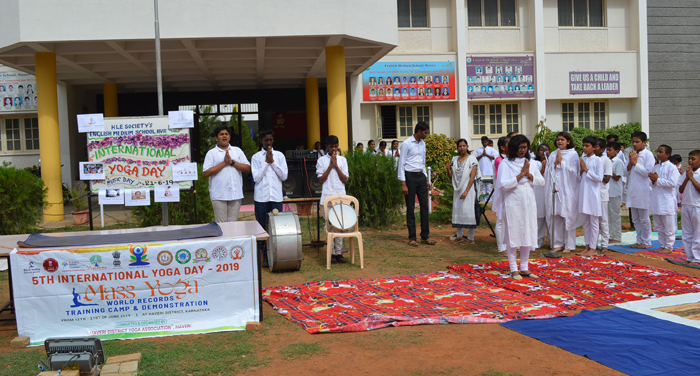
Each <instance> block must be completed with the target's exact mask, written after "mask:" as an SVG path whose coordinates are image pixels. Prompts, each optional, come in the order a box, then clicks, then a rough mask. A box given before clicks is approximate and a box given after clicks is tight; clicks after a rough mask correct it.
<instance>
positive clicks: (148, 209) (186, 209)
mask: <svg viewBox="0 0 700 376" xmlns="http://www.w3.org/2000/svg"><path fill="white" fill-rule="evenodd" d="M197 171H198V174H199V175H198V176H199V180H197V183H196V188H197V222H195V221H194V195H193V194H192V193H190V192H180V202H171V203H169V205H168V224H171V225H191V224H195V223H209V222H211V221H213V220H214V209H213V208H212V206H211V200H210V199H209V178H206V177H204V174H203V173H202V165H201V164H199V163H198V164H197ZM161 205H162V203H160V202H153V203H151V205H149V206H134V207H133V209H132V210H131V215H132V216H133V217H134V218H135V219H136V224H137V225H138V226H139V227H147V226H158V225H160V224H162V223H163V207H162V206H161Z"/></svg>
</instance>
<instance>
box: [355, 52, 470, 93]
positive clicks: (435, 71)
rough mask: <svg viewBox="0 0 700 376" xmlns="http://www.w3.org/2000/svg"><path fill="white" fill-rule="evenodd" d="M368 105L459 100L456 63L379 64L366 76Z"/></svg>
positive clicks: (363, 88)
mask: <svg viewBox="0 0 700 376" xmlns="http://www.w3.org/2000/svg"><path fill="white" fill-rule="evenodd" d="M362 98H363V99H364V100H365V101H377V102H381V101H392V102H395V101H426V100H430V101H432V100H443V99H455V98H456V96H455V63H454V62H453V61H429V62H411V63H375V64H373V65H372V66H371V67H370V68H369V69H367V70H366V71H365V72H364V73H362Z"/></svg>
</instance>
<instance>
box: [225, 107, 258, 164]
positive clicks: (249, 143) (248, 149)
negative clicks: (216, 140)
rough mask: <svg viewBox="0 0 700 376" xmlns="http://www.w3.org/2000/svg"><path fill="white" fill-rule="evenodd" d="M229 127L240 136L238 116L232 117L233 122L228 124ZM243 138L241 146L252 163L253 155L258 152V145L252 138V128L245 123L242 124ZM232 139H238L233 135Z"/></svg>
mask: <svg viewBox="0 0 700 376" xmlns="http://www.w3.org/2000/svg"><path fill="white" fill-rule="evenodd" d="M228 127H229V128H231V132H233V133H235V134H238V116H236V115H233V116H231V120H230V121H229V122H228ZM241 136H242V137H241V138H242V139H243V145H241V146H240V148H241V150H243V153H244V154H245V156H246V158H248V160H249V161H250V159H251V158H253V154H255V153H257V152H258V143H257V142H256V141H255V140H253V139H252V138H251V137H250V128H248V125H247V124H246V123H245V121H242V122H241ZM231 137H236V136H235V135H232V136H231Z"/></svg>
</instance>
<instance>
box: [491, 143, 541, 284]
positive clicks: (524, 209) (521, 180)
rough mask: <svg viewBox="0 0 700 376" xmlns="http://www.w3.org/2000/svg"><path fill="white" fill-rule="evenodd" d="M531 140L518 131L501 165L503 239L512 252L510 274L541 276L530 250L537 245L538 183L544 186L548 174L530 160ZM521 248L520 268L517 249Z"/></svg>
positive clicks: (516, 277) (508, 251)
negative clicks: (533, 265) (533, 269)
mask: <svg viewBox="0 0 700 376" xmlns="http://www.w3.org/2000/svg"><path fill="white" fill-rule="evenodd" d="M529 150H530V141H529V140H528V139H527V137H525V136H523V135H517V136H514V137H513V138H511V140H510V141H509V142H508V159H504V160H503V161H502V162H501V164H500V165H499V166H498V187H499V188H500V189H501V195H502V196H503V198H502V200H503V206H504V207H505V208H507V209H506V210H505V213H504V215H503V233H504V237H503V241H504V243H505V244H506V250H507V253H508V264H509V265H510V275H511V276H512V277H513V278H514V279H517V280H520V279H522V278H523V277H529V278H539V277H538V276H537V275H535V274H533V273H531V272H530V271H529V268H528V259H529V257H530V251H533V250H535V249H536V248H537V201H536V199H535V189H534V187H535V186H543V185H544V178H543V177H542V174H541V173H540V171H539V170H538V169H537V166H535V165H534V164H530V152H529ZM518 250H520V269H519V270H518V264H517V261H516V256H517V255H516V253H517V251H518Z"/></svg>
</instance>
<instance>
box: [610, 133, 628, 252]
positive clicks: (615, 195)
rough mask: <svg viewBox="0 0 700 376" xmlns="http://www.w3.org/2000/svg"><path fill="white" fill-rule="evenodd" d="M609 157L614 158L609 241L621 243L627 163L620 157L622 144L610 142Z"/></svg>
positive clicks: (611, 181) (611, 180) (611, 177)
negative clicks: (624, 180) (624, 181)
mask: <svg viewBox="0 0 700 376" xmlns="http://www.w3.org/2000/svg"><path fill="white" fill-rule="evenodd" d="M607 149H608V158H610V159H611V160H612V175H611V176H610V182H609V183H608V223H609V227H610V237H609V239H608V242H609V243H620V242H621V241H622V216H621V208H622V189H623V187H622V186H623V184H624V183H623V180H622V176H623V175H624V172H625V165H624V162H623V161H622V159H620V154H621V153H620V144H618V143H617V142H608V144H607Z"/></svg>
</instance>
